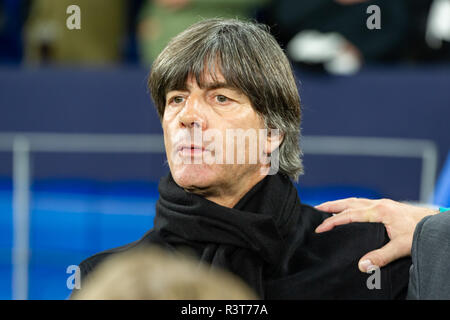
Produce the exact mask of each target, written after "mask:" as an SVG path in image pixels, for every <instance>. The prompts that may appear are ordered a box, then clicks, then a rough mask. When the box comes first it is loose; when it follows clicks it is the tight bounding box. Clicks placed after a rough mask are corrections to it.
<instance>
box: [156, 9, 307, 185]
mask: <svg viewBox="0 0 450 320" xmlns="http://www.w3.org/2000/svg"><path fill="white" fill-rule="evenodd" d="M216 71H220V72H221V74H222V75H223V77H224V79H225V81H226V83H227V85H229V86H231V87H234V88H236V89H238V90H240V91H241V92H243V93H244V94H245V95H246V96H247V97H248V98H249V100H250V102H251V103H252V106H253V108H254V109H255V111H256V112H257V114H258V115H259V116H261V117H262V119H263V121H264V123H265V126H266V128H267V129H278V130H279V132H280V133H281V134H283V135H284V138H283V142H282V143H281V145H280V147H279V170H280V172H281V173H284V174H286V175H288V176H289V177H290V178H292V179H293V180H294V181H297V180H298V177H299V175H301V174H302V173H303V165H302V160H301V156H302V152H301V150H300V146H299V139H300V122H301V110H300V96H299V94H298V88H297V85H296V81H295V77H294V74H293V72H292V67H291V65H290V63H289V61H288V59H287V57H286V55H285V53H284V52H283V50H282V49H281V48H280V46H279V45H278V43H277V41H276V40H275V38H274V37H273V36H272V35H271V34H270V32H269V29H268V27H267V26H265V25H261V24H257V23H253V22H247V21H241V20H236V19H219V18H216V19H208V20H203V21H200V22H198V23H195V24H194V25H192V26H191V27H189V28H188V29H186V30H185V31H183V32H182V33H180V34H179V35H177V36H176V37H174V38H173V39H172V40H171V41H170V42H169V44H168V45H167V46H166V48H165V49H164V50H163V51H162V52H161V53H160V55H159V56H158V57H157V59H156V60H155V61H154V63H153V65H152V68H151V73H150V77H149V79H148V86H149V89H150V92H151V95H152V98H153V101H154V103H155V106H156V109H157V111H158V115H159V117H160V119H162V117H163V115H164V109H165V104H166V94H167V93H168V92H169V91H171V90H182V89H185V87H186V80H187V79H188V76H194V77H195V79H196V81H197V83H198V85H199V86H200V87H201V86H202V85H203V84H204V83H205V82H204V81H205V79H204V77H205V73H207V74H209V75H210V76H211V78H212V79H213V80H217V77H216V76H215V75H216Z"/></svg>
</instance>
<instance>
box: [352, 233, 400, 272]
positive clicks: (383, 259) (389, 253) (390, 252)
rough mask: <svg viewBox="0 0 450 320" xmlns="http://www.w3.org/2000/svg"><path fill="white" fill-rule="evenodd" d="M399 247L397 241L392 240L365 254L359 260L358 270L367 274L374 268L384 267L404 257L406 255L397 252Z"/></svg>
mask: <svg viewBox="0 0 450 320" xmlns="http://www.w3.org/2000/svg"><path fill="white" fill-rule="evenodd" d="M399 245H400V243H399V241H396V240H392V241H389V242H388V243H387V244H386V245H385V246H384V247H382V248H380V249H377V250H373V251H371V252H369V253H367V254H366V255H364V256H363V257H362V258H361V259H360V260H359V263H358V268H359V270H360V271H361V272H369V271H371V270H372V269H373V268H374V267H379V268H381V267H384V266H386V265H387V264H389V263H391V262H392V261H394V260H397V259H399V258H402V257H404V256H406V255H407V254H406V253H403V252H402V251H401V250H399Z"/></svg>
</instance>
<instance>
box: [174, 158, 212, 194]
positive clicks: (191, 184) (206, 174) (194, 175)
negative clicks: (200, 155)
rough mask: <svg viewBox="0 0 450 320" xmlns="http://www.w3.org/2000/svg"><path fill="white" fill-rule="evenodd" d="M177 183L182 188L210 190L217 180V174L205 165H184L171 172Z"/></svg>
mask: <svg viewBox="0 0 450 320" xmlns="http://www.w3.org/2000/svg"><path fill="white" fill-rule="evenodd" d="M171 173H172V177H173V179H174V180H175V182H176V183H177V184H178V185H179V186H180V187H182V188H185V189H192V188H200V189H204V188H208V187H210V186H212V185H213V184H214V183H215V182H216V180H217V174H216V173H215V172H214V171H212V170H211V168H209V167H207V166H205V165H192V164H191V165H184V166H181V167H178V168H174V170H171Z"/></svg>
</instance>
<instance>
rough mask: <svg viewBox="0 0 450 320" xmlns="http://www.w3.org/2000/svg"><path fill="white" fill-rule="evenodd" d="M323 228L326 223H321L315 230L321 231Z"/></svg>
mask: <svg viewBox="0 0 450 320" xmlns="http://www.w3.org/2000/svg"><path fill="white" fill-rule="evenodd" d="M323 228H324V225H323V224H321V225H319V226H318V227H317V228H316V230H314V232H316V233H317V232H320V231H322V230H323Z"/></svg>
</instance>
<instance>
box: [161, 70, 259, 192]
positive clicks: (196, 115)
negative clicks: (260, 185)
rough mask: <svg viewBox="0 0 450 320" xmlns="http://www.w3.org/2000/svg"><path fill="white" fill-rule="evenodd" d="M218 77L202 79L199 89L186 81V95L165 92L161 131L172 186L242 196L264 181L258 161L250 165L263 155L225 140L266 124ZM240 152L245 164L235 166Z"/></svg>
mask: <svg viewBox="0 0 450 320" xmlns="http://www.w3.org/2000/svg"><path fill="white" fill-rule="evenodd" d="M216 77H217V81H213V80H212V78H211V77H208V76H206V78H205V84H204V85H203V86H202V88H201V87H199V85H198V83H197V82H196V80H195V77H189V78H188V80H187V82H186V89H185V90H174V91H170V92H168V93H167V95H166V106H165V111H164V117H163V121H162V125H163V131H164V143H165V148H166V154H167V160H168V163H169V167H170V171H171V173H172V176H173V178H174V180H175V182H176V183H177V184H178V185H179V186H181V187H183V188H185V189H186V190H188V191H189V190H191V191H192V192H196V193H200V194H202V193H203V194H204V195H210V194H211V195H214V194H215V195H216V196H220V195H222V196H226V194H227V193H233V192H235V193H236V192H237V193H239V192H241V193H243V190H244V189H248V186H253V185H254V184H255V183H256V182H257V181H259V180H260V179H262V178H263V176H262V175H261V172H260V168H261V164H260V161H259V159H258V161H257V162H255V161H249V160H250V158H251V156H252V153H254V152H257V153H258V154H259V152H261V150H262V149H261V148H260V147H257V148H256V150H255V149H254V148H250V143H245V144H244V146H242V145H239V143H237V142H236V141H237V139H236V140H234V139H233V140H230V139H227V132H228V134H229V133H230V132H237V131H238V130H237V129H242V130H243V132H250V131H253V132H256V133H258V130H259V129H264V124H263V121H262V119H261V118H260V117H259V116H258V115H257V113H256V112H255V110H254V109H253V107H252V105H251V102H250V100H249V98H248V97H247V96H246V95H244V94H243V93H242V92H241V91H239V90H236V89H234V88H230V87H227V86H226V85H225V80H224V78H223V76H222V75H220V74H219V75H217V76H216ZM249 129H250V131H248V130H249ZM241 132H242V131H241ZM198 138H199V139H200V140H199V139H198ZM247 142H248V141H247ZM239 152H241V153H240V154H241V155H242V154H245V161H244V163H242V162H240V163H238V160H237V157H238V154H239ZM227 155H228V156H230V155H231V156H230V157H229V158H228V160H227V158H226V157H227ZM233 155H234V156H233ZM253 159H254V158H253ZM230 160H231V161H230ZM239 189H243V190H241V191H239ZM246 191H248V190H245V192H246ZM242 195H243V194H241V195H240V196H242ZM207 198H208V197H207Z"/></svg>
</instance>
